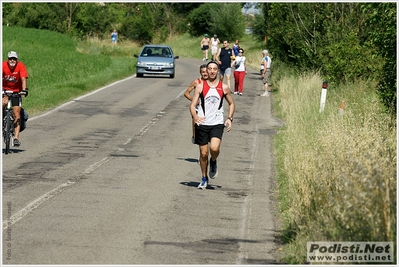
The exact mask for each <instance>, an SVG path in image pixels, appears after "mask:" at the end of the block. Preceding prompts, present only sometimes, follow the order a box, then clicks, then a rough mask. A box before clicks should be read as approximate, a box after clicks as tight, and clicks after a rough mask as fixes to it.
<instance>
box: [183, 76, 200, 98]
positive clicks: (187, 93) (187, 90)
mask: <svg viewBox="0 0 399 267" xmlns="http://www.w3.org/2000/svg"><path fill="white" fill-rule="evenodd" d="M196 86H197V80H194V81H192V82H191V83H190V85H189V86H188V87H187V89H186V91H185V92H184V96H185V97H186V98H187V99H188V100H190V101H191V100H193V97H192V96H191V94H190V93H191V91H192V90H194V89H195V87H196Z"/></svg>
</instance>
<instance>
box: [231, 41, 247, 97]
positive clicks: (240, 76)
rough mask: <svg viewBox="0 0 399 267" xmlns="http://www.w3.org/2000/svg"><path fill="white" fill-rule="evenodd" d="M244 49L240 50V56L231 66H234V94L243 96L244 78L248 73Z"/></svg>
mask: <svg viewBox="0 0 399 267" xmlns="http://www.w3.org/2000/svg"><path fill="white" fill-rule="evenodd" d="M243 54H244V49H242V48H240V49H239V50H238V56H236V58H235V60H234V61H233V62H232V64H231V67H232V68H234V94H235V95H240V96H242V90H243V87H244V78H245V75H247V67H246V63H245V61H246V59H245V56H244V55H243Z"/></svg>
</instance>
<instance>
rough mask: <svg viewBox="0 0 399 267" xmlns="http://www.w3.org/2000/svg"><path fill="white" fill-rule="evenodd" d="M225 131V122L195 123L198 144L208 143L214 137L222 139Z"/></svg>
mask: <svg viewBox="0 0 399 267" xmlns="http://www.w3.org/2000/svg"><path fill="white" fill-rule="evenodd" d="M223 131H224V125H223V124H217V125H199V126H198V125H197V124H195V143H196V144H197V145H205V144H208V143H209V142H210V141H211V139H212V138H213V137H216V138H219V139H220V140H221V139H222V136H223Z"/></svg>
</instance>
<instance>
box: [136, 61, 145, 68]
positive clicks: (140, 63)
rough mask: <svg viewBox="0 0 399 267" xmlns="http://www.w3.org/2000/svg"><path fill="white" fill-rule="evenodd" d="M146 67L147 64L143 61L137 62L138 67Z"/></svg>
mask: <svg viewBox="0 0 399 267" xmlns="http://www.w3.org/2000/svg"><path fill="white" fill-rule="evenodd" d="M145 65H146V63H145V62H141V61H137V66H143V67H144V66H145Z"/></svg>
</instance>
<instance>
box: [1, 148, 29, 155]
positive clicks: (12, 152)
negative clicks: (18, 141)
mask: <svg viewBox="0 0 399 267" xmlns="http://www.w3.org/2000/svg"><path fill="white" fill-rule="evenodd" d="M24 151H25V150H24V149H16V148H11V149H10V154H17V153H21V152H24ZM5 153H6V149H5V148H3V154H5Z"/></svg>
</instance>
